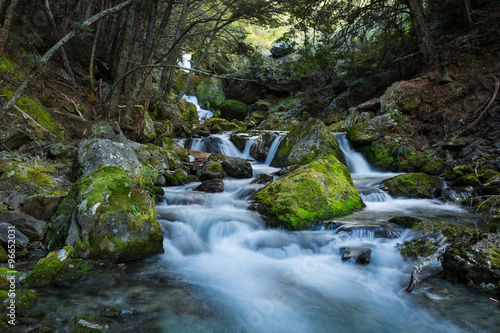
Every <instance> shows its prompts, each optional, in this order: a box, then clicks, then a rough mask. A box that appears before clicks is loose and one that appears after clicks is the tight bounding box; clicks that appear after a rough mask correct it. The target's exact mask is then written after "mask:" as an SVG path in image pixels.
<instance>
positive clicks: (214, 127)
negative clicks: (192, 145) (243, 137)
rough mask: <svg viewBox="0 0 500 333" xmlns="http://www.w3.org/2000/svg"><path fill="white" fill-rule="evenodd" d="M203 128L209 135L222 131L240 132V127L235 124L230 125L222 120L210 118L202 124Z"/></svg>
mask: <svg viewBox="0 0 500 333" xmlns="http://www.w3.org/2000/svg"><path fill="white" fill-rule="evenodd" d="M203 125H204V127H206V128H207V129H208V130H209V131H210V132H211V133H219V132H224V131H238V130H241V129H242V128H240V126H238V124H235V123H231V122H229V121H228V120H226V119H223V118H210V119H208V120H207V121H205V122H204V124H203Z"/></svg>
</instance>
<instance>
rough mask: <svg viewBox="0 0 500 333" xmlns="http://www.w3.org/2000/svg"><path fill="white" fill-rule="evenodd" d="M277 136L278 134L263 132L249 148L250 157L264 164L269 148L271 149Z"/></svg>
mask: <svg viewBox="0 0 500 333" xmlns="http://www.w3.org/2000/svg"><path fill="white" fill-rule="evenodd" d="M277 136H278V134H276V133H271V132H264V133H262V134H261V135H259V136H258V137H257V139H255V141H254V143H253V144H252V146H251V147H250V156H252V157H253V158H255V160H256V161H258V162H264V161H265V160H266V157H267V154H268V153H269V148H271V145H272V144H273V142H274V140H275V139H276V138H277Z"/></svg>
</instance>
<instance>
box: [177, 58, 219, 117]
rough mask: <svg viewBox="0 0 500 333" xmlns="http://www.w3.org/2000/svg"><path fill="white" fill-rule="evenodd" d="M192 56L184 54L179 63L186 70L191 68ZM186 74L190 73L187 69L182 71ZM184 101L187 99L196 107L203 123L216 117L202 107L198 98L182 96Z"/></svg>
mask: <svg viewBox="0 0 500 333" xmlns="http://www.w3.org/2000/svg"><path fill="white" fill-rule="evenodd" d="M191 58H192V55H191V54H183V55H182V60H181V61H180V62H179V63H178V65H179V66H180V67H184V68H189V69H190V68H191ZM181 70H182V71H184V72H189V70H187V69H181ZM182 99H185V100H186V101H188V102H189V103H193V104H194V105H195V106H196V111H197V112H198V118H199V119H200V121H201V122H203V121H205V120H207V119H210V118H212V117H213V116H214V113H213V112H212V111H210V110H205V109H203V108H202V107H201V106H200V103H199V102H198V98H197V97H196V96H188V95H184V96H182Z"/></svg>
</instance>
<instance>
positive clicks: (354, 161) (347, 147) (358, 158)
mask: <svg viewBox="0 0 500 333" xmlns="http://www.w3.org/2000/svg"><path fill="white" fill-rule="evenodd" d="M332 134H333V135H334V136H335V138H336V139H337V142H338V143H339V147H340V150H342V152H343V153H344V157H345V160H346V163H347V169H348V170H349V172H350V173H351V174H360V175H373V174H380V172H377V171H375V170H373V168H372V167H371V166H370V165H369V164H368V162H367V161H366V159H365V158H364V156H363V155H362V154H361V153H359V152H357V151H355V150H354V149H353V147H352V145H351V143H350V142H349V140H347V136H346V133H345V132H338V133H332Z"/></svg>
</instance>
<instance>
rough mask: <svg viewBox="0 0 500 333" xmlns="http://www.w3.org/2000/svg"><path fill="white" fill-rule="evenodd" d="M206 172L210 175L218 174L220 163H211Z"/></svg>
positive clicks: (220, 169) (220, 168) (220, 167)
mask: <svg viewBox="0 0 500 333" xmlns="http://www.w3.org/2000/svg"><path fill="white" fill-rule="evenodd" d="M207 171H208V172H210V173H219V172H221V171H222V165H221V164H220V163H217V162H215V163H211V164H210V166H209V167H208V168H207Z"/></svg>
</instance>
